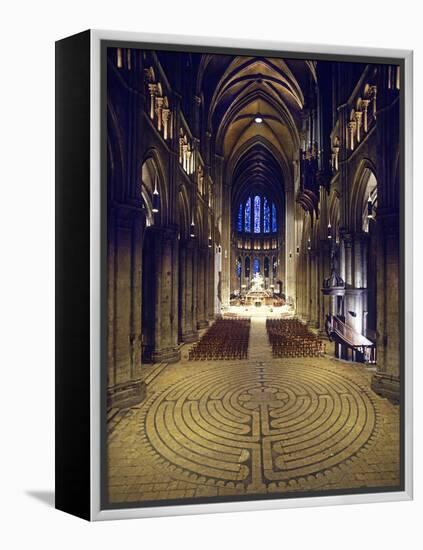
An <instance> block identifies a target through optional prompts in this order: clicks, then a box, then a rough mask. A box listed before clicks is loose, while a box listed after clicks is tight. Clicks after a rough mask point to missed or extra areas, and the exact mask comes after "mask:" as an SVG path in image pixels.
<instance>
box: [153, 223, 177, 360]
mask: <svg viewBox="0 0 423 550" xmlns="http://www.w3.org/2000/svg"><path fill="white" fill-rule="evenodd" d="M154 236H155V250H154V256H155V257H154V261H155V264H156V282H157V286H156V307H155V319H154V322H155V330H154V349H153V351H152V354H151V358H152V361H153V362H154V363H158V362H167V363H171V362H175V361H179V359H180V351H179V350H178V342H177V335H176V331H175V330H174V326H173V325H174V320H176V319H177V312H175V305H176V301H175V298H174V293H175V291H176V288H175V283H177V267H178V264H177V252H176V250H177V247H176V241H177V230H176V229H175V228H173V227H166V228H154Z"/></svg>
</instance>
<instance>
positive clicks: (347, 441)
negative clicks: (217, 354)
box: [108, 318, 399, 503]
mask: <svg viewBox="0 0 423 550" xmlns="http://www.w3.org/2000/svg"><path fill="white" fill-rule="evenodd" d="M187 352H188V346H187V347H186V349H184V350H183V358H182V361H181V362H180V363H177V364H173V365H157V366H154V367H150V368H149V369H148V370H147V374H146V377H147V382H148V395H147V399H146V401H144V402H143V403H142V404H141V405H139V406H138V407H133V408H131V409H126V410H120V411H111V413H110V416H109V426H108V427H109V440H108V468H109V502H110V503H121V502H144V501H159V500H173V499H178V500H179V499H195V498H196V497H198V498H202V499H203V498H204V497H222V496H233V495H257V496H262V495H264V494H268V493H272V494H274V495H275V496H278V495H280V496H283V495H284V494H286V493H287V492H304V491H322V490H334V489H349V488H369V487H382V486H383V487H395V486H398V485H399V408H398V406H395V405H393V404H391V403H390V402H389V401H387V400H386V399H382V398H380V397H378V396H377V395H375V394H374V393H373V392H372V391H371V389H370V376H371V372H369V370H368V369H366V368H365V367H364V366H363V365H359V364H352V363H346V362H341V361H338V360H336V359H334V358H332V357H330V356H325V357H322V358H307V359H273V358H272V355H271V349H270V346H269V344H268V340H267V335H266V331H265V324H264V319H260V318H253V319H252V324H251V334H250V346H249V358H248V359H247V360H238V361H233V362H232V361H214V362H211V361H210V362H208V361H196V362H189V361H188V360H187Z"/></svg>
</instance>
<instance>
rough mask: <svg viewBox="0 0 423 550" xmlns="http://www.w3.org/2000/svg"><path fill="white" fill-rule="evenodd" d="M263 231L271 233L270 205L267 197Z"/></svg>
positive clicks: (264, 203) (265, 198)
mask: <svg viewBox="0 0 423 550" xmlns="http://www.w3.org/2000/svg"><path fill="white" fill-rule="evenodd" d="M263 231H264V232H265V233H270V205H269V201H268V200H267V197H264V199H263Z"/></svg>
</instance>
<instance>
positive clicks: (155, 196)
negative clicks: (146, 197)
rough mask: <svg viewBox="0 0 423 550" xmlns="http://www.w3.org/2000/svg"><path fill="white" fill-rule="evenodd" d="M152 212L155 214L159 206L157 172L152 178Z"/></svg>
mask: <svg viewBox="0 0 423 550" xmlns="http://www.w3.org/2000/svg"><path fill="white" fill-rule="evenodd" d="M152 206H153V207H152V209H151V210H152V212H154V213H155V214H157V212H158V211H159V206H160V196H159V191H158V189H157V174H156V177H155V178H154V191H153V205H152Z"/></svg>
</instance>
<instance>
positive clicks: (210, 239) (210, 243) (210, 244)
mask: <svg viewBox="0 0 423 550" xmlns="http://www.w3.org/2000/svg"><path fill="white" fill-rule="evenodd" d="M212 245H213V241H212V238H211V236H210V237H209V248H211V247H212Z"/></svg>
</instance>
